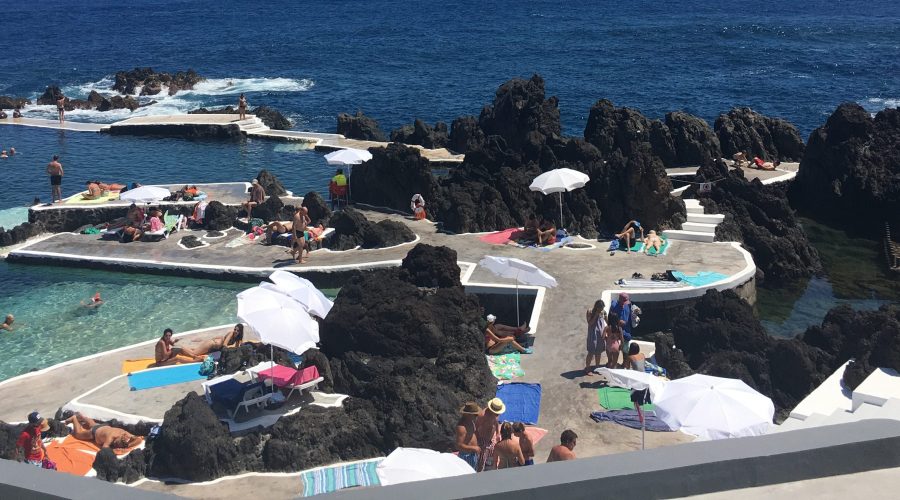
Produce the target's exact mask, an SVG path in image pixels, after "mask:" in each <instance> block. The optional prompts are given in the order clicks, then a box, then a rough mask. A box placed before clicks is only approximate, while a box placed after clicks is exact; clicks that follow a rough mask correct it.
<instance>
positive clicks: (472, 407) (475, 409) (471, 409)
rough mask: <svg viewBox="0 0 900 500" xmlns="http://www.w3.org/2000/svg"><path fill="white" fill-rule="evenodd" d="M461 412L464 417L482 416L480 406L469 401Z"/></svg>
mask: <svg viewBox="0 0 900 500" xmlns="http://www.w3.org/2000/svg"><path fill="white" fill-rule="evenodd" d="M459 412H460V413H462V414H463V415H480V414H481V407H480V406H478V403H475V402H472V401H469V402H468V403H466V404H464V405H463V407H462V408H460V409H459Z"/></svg>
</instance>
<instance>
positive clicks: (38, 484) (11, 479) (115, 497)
mask: <svg viewBox="0 0 900 500" xmlns="http://www.w3.org/2000/svg"><path fill="white" fill-rule="evenodd" d="M0 498H4V499H6V498H9V499H16V500H57V499H61V498H74V499H82V498H83V499H90V500H119V499H121V498H128V499H129V500H174V499H176V498H178V497H176V496H174V495H166V494H163V493H155V492H151V491H144V490H139V489H137V488H129V487H127V486H121V485H117V484H112V483H107V482H106V481H101V480H99V479H95V478H85V477H78V476H72V475H69V474H65V473H62V472H55V471H49V470H43V469H38V468H37V467H35V466H33V465H25V464H21V463H17V462H13V461H11V460H0Z"/></svg>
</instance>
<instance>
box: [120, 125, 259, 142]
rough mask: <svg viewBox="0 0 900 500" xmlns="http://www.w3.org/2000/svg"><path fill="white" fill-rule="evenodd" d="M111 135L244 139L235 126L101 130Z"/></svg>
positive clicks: (174, 126)
mask: <svg viewBox="0 0 900 500" xmlns="http://www.w3.org/2000/svg"><path fill="white" fill-rule="evenodd" d="M103 131H104V132H108V133H110V134H112V135H152V136H157V137H186V138H191V139H196V138H210V139H240V138H242V137H244V133H243V132H241V127H240V126H238V125H237V124H234V123H230V124H222V125H212V124H199V123H183V124H181V123H179V124H154V125H112V126H110V127H109V128H107V129H103Z"/></svg>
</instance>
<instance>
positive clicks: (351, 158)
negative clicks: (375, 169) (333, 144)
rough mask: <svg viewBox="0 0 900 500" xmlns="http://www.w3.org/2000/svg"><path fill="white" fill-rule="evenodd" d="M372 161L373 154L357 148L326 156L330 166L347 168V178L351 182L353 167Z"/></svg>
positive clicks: (348, 185) (348, 187)
mask: <svg viewBox="0 0 900 500" xmlns="http://www.w3.org/2000/svg"><path fill="white" fill-rule="evenodd" d="M371 159H372V153H370V152H368V151H366V150H365V149H355V148H347V149H339V150H337V151H334V152H332V153H328V154H327V155H325V161H326V162H328V164H329V165H340V166H344V167H347V178H348V181H349V177H350V173H351V172H352V170H353V165H359V164H360V163H363V162H366V161H369V160H371ZM347 197H348V198H349V197H350V183H349V182H348V183H347Z"/></svg>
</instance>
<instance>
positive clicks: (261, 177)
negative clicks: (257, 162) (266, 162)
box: [256, 169, 287, 196]
mask: <svg viewBox="0 0 900 500" xmlns="http://www.w3.org/2000/svg"><path fill="white" fill-rule="evenodd" d="M256 180H258V181H259V185H260V186H262V187H263V189H265V190H266V194H267V195H269V196H272V195H275V196H285V195H286V194H287V190H286V189H284V184H282V183H281V181H279V180H278V177H276V176H275V174H273V173H272V172H269V171H268V170H266V169H262V170H260V171H259V173H258V174H256Z"/></svg>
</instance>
